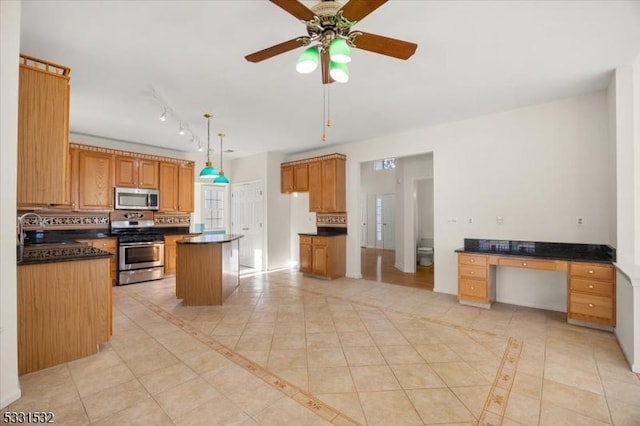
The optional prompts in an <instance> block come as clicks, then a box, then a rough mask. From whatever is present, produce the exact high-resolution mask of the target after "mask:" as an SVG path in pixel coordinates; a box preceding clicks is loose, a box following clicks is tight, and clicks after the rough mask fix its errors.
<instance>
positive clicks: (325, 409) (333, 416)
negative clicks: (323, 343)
mask: <svg viewBox="0 0 640 426" xmlns="http://www.w3.org/2000/svg"><path fill="white" fill-rule="evenodd" d="M130 297H132V298H133V299H135V300H136V301H138V302H139V303H140V304H142V305H143V306H145V307H146V308H148V309H150V310H151V311H153V312H154V313H156V314H157V315H159V316H160V317H162V318H164V319H165V320H167V321H169V322H170V323H172V324H174V325H176V326H178V327H180V328H181V329H182V330H184V331H185V332H186V333H188V334H189V335H191V336H192V337H194V338H196V339H197V340H199V341H200V342H201V343H204V344H205V345H207V346H208V347H210V348H211V349H213V350H215V351H217V352H218V353H219V354H221V355H223V356H225V357H226V358H227V359H228V360H230V361H232V362H234V363H235V364H236V365H238V366H240V367H242V368H244V369H245V370H247V371H249V372H250V373H251V374H253V375H254V376H256V377H258V378H260V379H262V380H263V381H264V382H266V383H268V384H269V385H271V386H272V387H274V388H275V389H277V390H279V391H280V392H282V393H284V394H285V395H286V396H288V397H290V398H291V399H293V400H294V401H296V402H297V403H299V404H300V405H302V406H303V407H305V408H307V409H308V410H310V411H311V412H313V413H314V414H316V415H318V416H320V417H322V418H324V419H325V420H327V421H336V420H338V419H339V420H340V421H341V424H345V425H346V424H351V425H359V424H360V423H358V422H357V421H355V420H354V419H352V418H350V417H349V416H348V415H346V414H345V413H343V412H341V411H339V410H336V409H335V408H333V407H331V406H329V405H327V404H325V403H324V402H322V401H320V400H318V399H317V398H315V397H314V396H312V395H311V394H310V393H308V392H306V391H304V390H303V389H301V388H299V387H297V386H295V385H293V384H291V383H289V382H288V381H286V380H284V379H282V378H280V377H278V376H277V375H275V374H273V373H271V372H269V371H268V370H267V369H266V368H264V367H262V366H260V365H259V364H257V363H255V362H253V361H251V360H249V359H247V358H246V357H245V356H243V355H241V354H239V353H237V352H236V351H234V350H232V349H230V348H228V347H226V346H225V345H223V344H222V343H220V342H218V341H217V340H215V339H214V338H213V337H211V336H208V335H206V334H204V333H202V332H200V331H198V330H197V329H196V328H195V327H193V326H192V325H191V324H189V323H188V322H187V321H184V320H182V319H180V318H178V317H176V316H174V315H173V314H170V313H169V312H167V311H165V310H164V309H163V308H161V307H160V306H158V305H156V304H154V303H152V302H149V301H148V300H147V299H145V298H143V297H142V296H141V295H139V294H136V293H134V294H132V295H130Z"/></svg>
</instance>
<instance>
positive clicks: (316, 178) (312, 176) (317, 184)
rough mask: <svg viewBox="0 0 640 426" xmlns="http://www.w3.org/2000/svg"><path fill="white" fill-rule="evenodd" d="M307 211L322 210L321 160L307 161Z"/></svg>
mask: <svg viewBox="0 0 640 426" xmlns="http://www.w3.org/2000/svg"><path fill="white" fill-rule="evenodd" d="M309 211H312V212H319V211H322V162H321V161H314V162H312V163H309Z"/></svg>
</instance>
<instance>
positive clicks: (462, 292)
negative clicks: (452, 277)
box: [458, 254, 491, 305]
mask: <svg viewBox="0 0 640 426" xmlns="http://www.w3.org/2000/svg"><path fill="white" fill-rule="evenodd" d="M489 275H490V274H489V259H488V256H486V255H482V254H458V299H459V300H460V301H461V302H472V303H478V304H482V305H488V304H490V303H491V301H490V294H489Z"/></svg>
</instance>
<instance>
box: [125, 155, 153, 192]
mask: <svg viewBox="0 0 640 426" xmlns="http://www.w3.org/2000/svg"><path fill="white" fill-rule="evenodd" d="M115 166H116V171H115V185H116V186H118V187H120V186H123V187H131V188H147V189H158V182H159V179H158V161H155V160H147V159H143V158H136V157H130V156H122V155H117V156H116V157H115Z"/></svg>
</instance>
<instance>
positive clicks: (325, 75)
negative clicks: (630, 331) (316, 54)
mask: <svg viewBox="0 0 640 426" xmlns="http://www.w3.org/2000/svg"><path fill="white" fill-rule="evenodd" d="M329 62H330V59H329V52H324V53H323V54H322V55H321V56H320V66H321V67H322V84H331V83H333V82H334V81H335V80H334V79H333V78H331V74H329Z"/></svg>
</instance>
